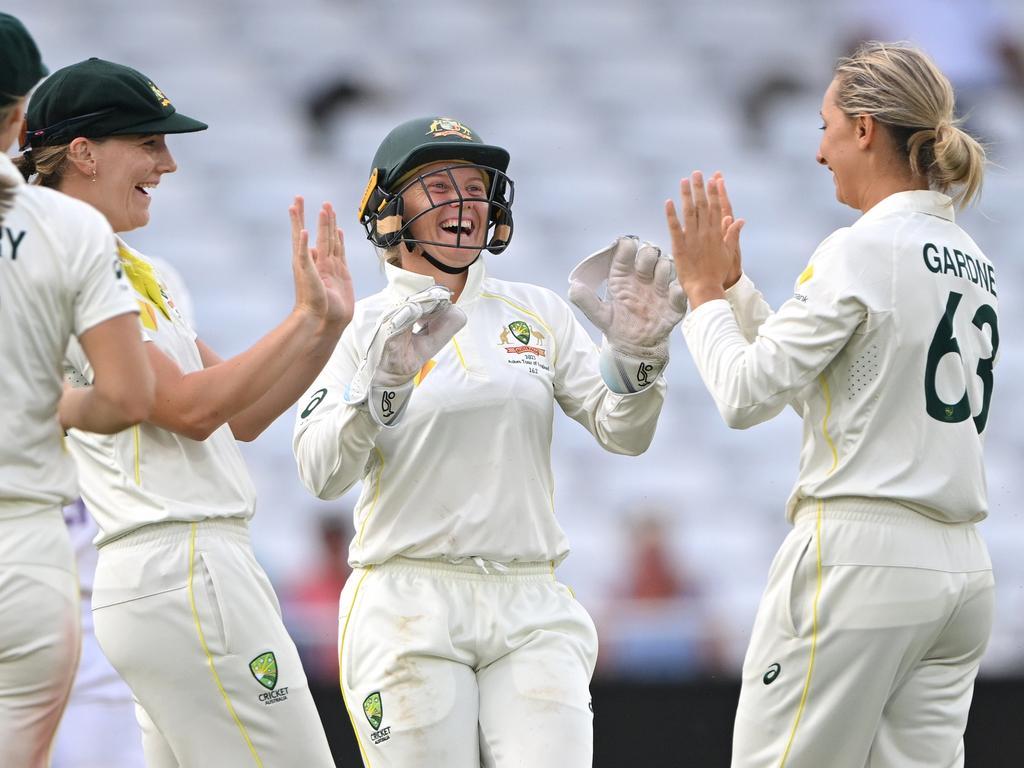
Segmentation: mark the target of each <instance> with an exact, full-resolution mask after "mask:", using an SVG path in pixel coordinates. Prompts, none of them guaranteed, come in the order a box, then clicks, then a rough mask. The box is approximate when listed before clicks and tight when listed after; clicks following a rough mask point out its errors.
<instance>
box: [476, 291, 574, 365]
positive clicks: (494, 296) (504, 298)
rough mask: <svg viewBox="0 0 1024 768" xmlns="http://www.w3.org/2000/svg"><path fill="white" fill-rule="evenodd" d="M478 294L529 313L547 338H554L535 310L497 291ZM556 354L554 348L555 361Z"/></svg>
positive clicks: (549, 327) (526, 313)
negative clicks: (542, 328) (540, 326)
mask: <svg viewBox="0 0 1024 768" xmlns="http://www.w3.org/2000/svg"><path fill="white" fill-rule="evenodd" d="M480 295H481V296H482V297H483V298H485V299H497V300H498V301H504V302H505V303H506V304H508V305H509V306H510V307H512V308H513V309H518V310H519V311H520V312H522V313H523V314H525V315H529V316H530V317H532V318H533V319H534V320H536V321H537V322H538V323H540V324H541V325H542V326H543V327H544V330H545V331H547V332H548V338H549V339H554V338H555V334H554V332H553V331H552V330H551V326H549V325H548V324H547V323H545V322H544V320H543V319H542V318H541V316H540V315H538V314H537V313H536V312H533V311H532V310H529V309H527V308H526V307H524V306H521V305H519V304H516V303H515V302H514V301H512V299H510V298H508V297H507V296H501V295H499V294H497V293H487V292H481V294H480ZM557 355H558V350H557V349H556V350H555V360H556V361H557V359H558V358H557Z"/></svg>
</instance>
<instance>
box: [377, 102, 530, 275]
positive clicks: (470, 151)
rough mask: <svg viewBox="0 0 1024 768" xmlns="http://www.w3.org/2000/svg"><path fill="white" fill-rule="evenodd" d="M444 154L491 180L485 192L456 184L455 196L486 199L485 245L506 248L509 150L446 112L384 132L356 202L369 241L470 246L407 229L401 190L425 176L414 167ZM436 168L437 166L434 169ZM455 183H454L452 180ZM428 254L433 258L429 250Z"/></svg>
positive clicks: (443, 158) (444, 157) (509, 219)
mask: <svg viewBox="0 0 1024 768" xmlns="http://www.w3.org/2000/svg"><path fill="white" fill-rule="evenodd" d="M446 160H451V161H452V167H460V168H464V167H466V166H467V165H468V166H470V167H474V168H479V169H480V170H481V171H483V172H484V174H485V176H486V178H487V180H488V182H489V192H488V196H487V197H486V198H483V197H463V196H462V192H461V190H459V191H458V195H459V201H460V202H461V203H465V202H467V201H472V202H487V203H489V205H490V210H489V214H488V226H487V228H488V233H489V236H488V239H487V244H486V245H485V248H486V249H487V250H488V251H490V252H491V253H495V254H497V253H501V252H502V251H503V250H505V248H506V246H508V243H509V240H511V239H512V197H513V192H514V184H513V182H512V180H511V179H510V178H508V176H506V175H505V171H506V169H507V168H508V162H509V155H508V151H507V150H505V149H503V148H501V147H497V146H494V145H491V144H484V143H483V141H482V140H481V139H480V137H479V136H478V135H477V134H476V133H475V132H474V131H473V130H472V129H471V128H469V127H468V126H467V125H466V124H465V123H460V122H459V121H458V120H453V119H452V118H450V117H421V118H416V119H415V120H408V121H406V122H404V123H402V124H401V125H399V126H398V127H397V128H395V129H394V130H392V131H391V132H390V133H389V134H388V135H387V136H385V137H384V141H382V142H381V145H380V147H379V148H378V149H377V152H376V154H375V155H374V156H373V167H372V168H371V170H370V180H369V183H368V184H367V185H366V192H365V193H364V194H363V200H362V202H361V203H360V205H359V222H360V223H361V224H362V225H363V226H364V227H365V228H366V237H367V239H368V240H370V242H372V243H373V244H374V245H376V246H378V247H381V248H390V247H392V246H394V245H397V244H398V243H400V242H406V243H408V244H409V245H410V246H411V245H412V244H415V243H419V244H421V245H448V247H455V248H473V246H468V245H467V246H464V245H461V244H460V242H459V240H461V235H460V236H459V239H458V240H456V244H455V246H451V245H450V244H445V243H436V242H432V241H423V240H417V239H415V238H413V237H412V236H411V233H410V232H409V225H410V224H411V223H412V222H411V221H404V220H403V213H404V206H403V203H402V193H403V192H405V191H406V190H407V189H409V188H410V187H412V186H414V185H417V184H420V185H422V184H423V176H422V175H418V174H416V173H415V171H416V170H417V169H418V168H422V167H423V166H425V165H428V164H432V163H438V162H444V161H446ZM445 170H447V171H449V172H450V168H448V169H441V171H440V172H444V171H445ZM437 172H439V171H434V173H437ZM453 182H454V179H453ZM453 187H455V188H456V189H457V185H455V184H454V183H453ZM451 202H453V201H451V200H446V201H440V202H438V203H437V204H436V205H434V206H433V207H431V208H429V209H427V211H424V212H423V213H427V212H428V211H430V210H434V208H438V207H440V206H441V205H449V204H451ZM420 215H423V214H420ZM492 230H493V231H492ZM427 258H428V259H429V260H430V261H431V262H432V263H435V262H434V259H433V258H432V257H430V256H429V255H428V256H427ZM436 265H437V266H439V267H440V268H441V269H448V270H450V269H452V268H450V267H447V266H446V265H442V264H436ZM455 271H457V272H458V271H462V269H458V270H455Z"/></svg>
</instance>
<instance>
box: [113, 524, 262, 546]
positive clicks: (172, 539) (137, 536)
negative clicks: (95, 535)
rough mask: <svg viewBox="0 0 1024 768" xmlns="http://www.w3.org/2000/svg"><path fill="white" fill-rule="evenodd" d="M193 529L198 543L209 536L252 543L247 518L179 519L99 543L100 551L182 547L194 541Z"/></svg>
mask: <svg viewBox="0 0 1024 768" xmlns="http://www.w3.org/2000/svg"><path fill="white" fill-rule="evenodd" d="M193 529H195V535H196V540H197V541H201V540H202V539H204V538H209V537H214V538H220V539H223V538H230V539H235V540H237V541H241V542H248V541H249V522H248V521H247V520H246V519H245V518H242V517H217V518H207V519H206V520H199V521H197V522H192V523H190V522H182V521H179V520H175V521H171V522H167V523H150V524H149V525H144V526H142V527H141V528H136V529H134V530H132V531H128V532H127V533H125V534H123V535H121V536H118V537H117V538H115V539H111V540H110V541H106V542H104V543H102V544H100V545H99V549H106V550H111V551H114V550H119V549H130V548H131V547H137V546H143V545H147V544H180V543H183V542H187V541H188V540H189V539H191V537H192V530H193Z"/></svg>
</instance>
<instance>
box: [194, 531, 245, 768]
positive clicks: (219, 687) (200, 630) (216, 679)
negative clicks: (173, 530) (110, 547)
mask: <svg viewBox="0 0 1024 768" xmlns="http://www.w3.org/2000/svg"><path fill="white" fill-rule="evenodd" d="M195 561H196V523H192V532H191V534H190V536H189V542H188V600H189V603H190V604H191V606H192V620H193V621H194V622H195V624H196V634H198V635H199V644H200V645H201V646H202V647H203V653H205V654H206V663H207V664H208V665H209V667H210V674H211V675H212V676H213V682H214V683H216V684H217V690H219V691H220V695H221V696H223V697H224V703H225V704H226V705H227V707H228V712H230V713H231V718H232V719H233V720H234V721H235V725H237V726H238V730H239V731H241V733H242V738H243V739H245V743H246V746H248V747H249V751H250V752H251V753H252V757H253V760H255V761H256V765H258V766H260V768H263V761H262V760H260V756H259V755H258V754H256V747H254V746H253V743H252V739H250V738H249V732H248V731H247V730H246V729H245V726H244V725H243V724H242V721H241V720H239V719H238V714H237V713H236V712H235V708H234V707H233V706H232V705H231V699H230V698H229V697H228V692H227V691H225V690H224V684H223V683H221V681H220V675H218V674H217V668H216V667H215V666H214V665H213V656H212V655H211V654H210V649H209V647H208V646H207V645H206V637H205V636H204V635H203V627H202V625H201V624H200V623H199V612H198V611H197V610H196V596H195V592H193V590H192V574H193V571H194V568H193V566H194V564H195Z"/></svg>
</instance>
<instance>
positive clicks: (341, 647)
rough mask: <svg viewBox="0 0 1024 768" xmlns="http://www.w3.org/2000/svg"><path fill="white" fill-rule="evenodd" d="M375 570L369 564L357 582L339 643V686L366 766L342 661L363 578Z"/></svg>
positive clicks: (367, 763)
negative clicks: (349, 699)
mask: <svg viewBox="0 0 1024 768" xmlns="http://www.w3.org/2000/svg"><path fill="white" fill-rule="evenodd" d="M372 570H373V566H372V565H368V566H367V567H366V570H365V571H363V575H362V576H361V577H360V578H359V583H358V584H356V591H355V594H354V595H352V602H351V603H349V606H348V613H347V614H345V626H344V627H342V628H341V641H340V642H339V643H338V687H339V688H341V701H342V703H344V705H345V711H346V712H348V719H349V720H350V721H351V722H352V733H353V734H355V737H356V744H358V745H359V754H361V755H362V756H363V762H364V763H365V764H366V768H371V767H370V756H369V755H367V754H366V749H365V748H364V747H363V740H362V739H360V738H359V726H358V725H356V716H355V713H354V712H353V711H352V707H350V706H349V703H348V696H346V695H345V662H344V661H342V656H343V655H344V653H345V638H346V637H347V636H348V622H349V619H351V618H352V611H353V610H354V609H355V606H356V598H357V597H358V596H359V589H360V588H361V587H362V586H363V580H364V579H365V578H366V577H367V576H368V575H369V574H370V571H372Z"/></svg>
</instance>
